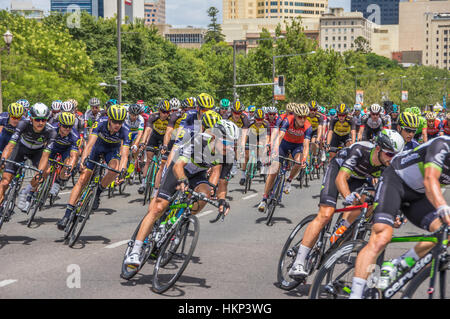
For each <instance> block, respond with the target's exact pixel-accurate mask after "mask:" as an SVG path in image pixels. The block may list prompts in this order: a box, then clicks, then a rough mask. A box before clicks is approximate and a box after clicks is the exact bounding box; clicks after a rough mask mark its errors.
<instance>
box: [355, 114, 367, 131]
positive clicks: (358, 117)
mask: <svg viewBox="0 0 450 319" xmlns="http://www.w3.org/2000/svg"><path fill="white" fill-rule="evenodd" d="M363 117H364V115H363V114H362V112H360V113H359V115H356V114H355V115H353V121H354V122H355V127H356V130H357V131H359V128H360V127H361V123H362V119H363Z"/></svg>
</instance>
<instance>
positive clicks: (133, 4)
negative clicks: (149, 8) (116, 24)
mask: <svg viewBox="0 0 450 319" xmlns="http://www.w3.org/2000/svg"><path fill="white" fill-rule="evenodd" d="M121 3H122V20H123V22H124V23H130V22H133V21H135V19H142V20H144V19H145V11H144V0H126V1H121ZM116 14H117V1H116V0H105V18H114V17H115V15H116Z"/></svg>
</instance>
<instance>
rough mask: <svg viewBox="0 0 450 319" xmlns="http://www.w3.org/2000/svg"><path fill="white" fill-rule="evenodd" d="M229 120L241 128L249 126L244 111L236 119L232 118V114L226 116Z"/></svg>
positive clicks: (248, 120)
mask: <svg viewBox="0 0 450 319" xmlns="http://www.w3.org/2000/svg"><path fill="white" fill-rule="evenodd" d="M228 120H229V121H231V122H233V123H234V124H236V125H237V127H239V128H242V129H247V128H249V126H250V119H249V117H248V116H247V115H245V114H244V113H242V114H241V115H239V118H238V119H237V120H235V119H234V118H233V116H230V117H229V118H228Z"/></svg>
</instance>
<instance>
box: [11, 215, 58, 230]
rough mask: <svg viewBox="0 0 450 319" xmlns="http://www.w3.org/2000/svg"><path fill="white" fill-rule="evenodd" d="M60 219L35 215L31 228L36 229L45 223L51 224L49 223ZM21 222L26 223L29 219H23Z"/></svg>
mask: <svg viewBox="0 0 450 319" xmlns="http://www.w3.org/2000/svg"><path fill="white" fill-rule="evenodd" d="M58 220H59V219H58V218H44V217H39V216H37V217H35V219H33V222H32V223H31V225H30V227H29V228H30V229H36V228H39V227H41V226H42V225H44V224H49V223H52V224H56V223H57V222H58ZM19 224H21V225H26V224H27V221H26V220H24V221H21V222H19Z"/></svg>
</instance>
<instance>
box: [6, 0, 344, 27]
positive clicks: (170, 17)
mask: <svg viewBox="0 0 450 319" xmlns="http://www.w3.org/2000/svg"><path fill="white" fill-rule="evenodd" d="M108 1H112V0H108ZM32 2H33V5H34V6H35V7H37V8H42V9H44V11H48V10H49V9H50V0H32ZM10 6H11V0H0V9H5V8H9V7H10ZM328 6H329V7H343V8H344V9H345V10H346V11H350V0H329V1H328ZM209 7H216V8H217V9H219V11H220V13H219V23H221V22H222V13H221V12H222V0H166V22H167V23H168V24H171V25H173V26H177V27H178V26H187V25H191V26H195V27H207V26H208V24H209V23H210V20H209V17H208V14H207V13H206V11H207V10H208V8H209Z"/></svg>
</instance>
